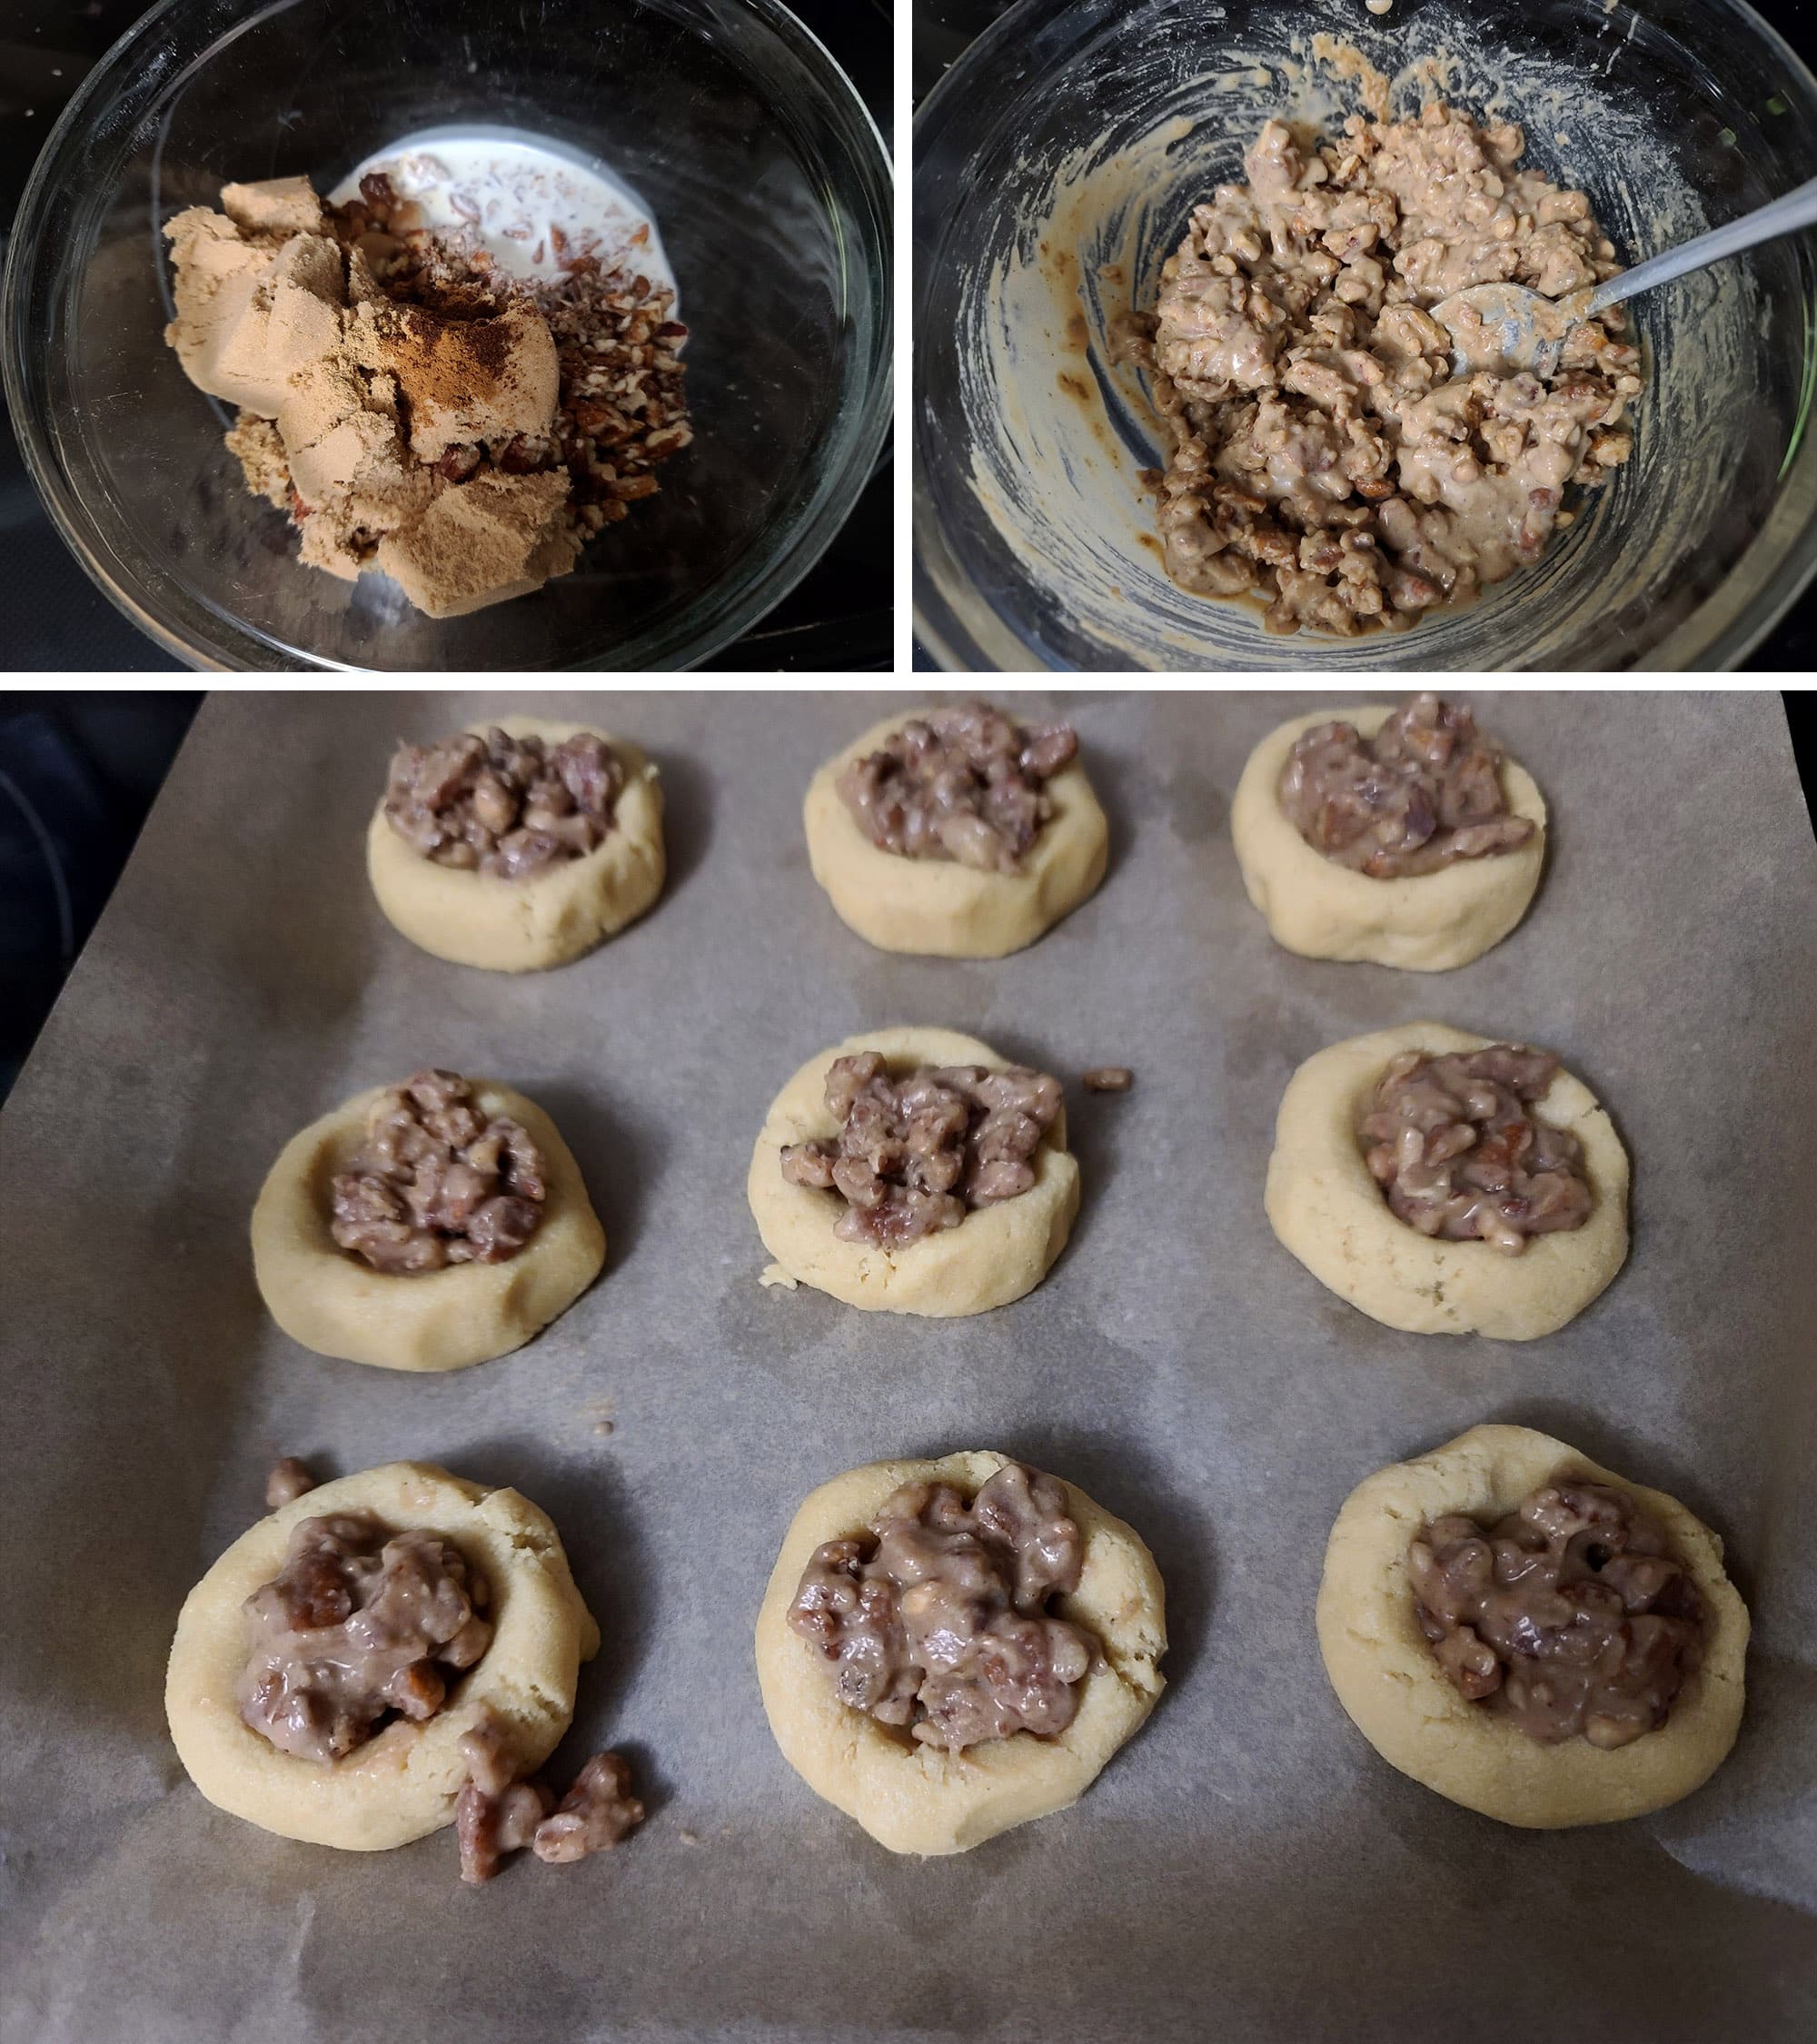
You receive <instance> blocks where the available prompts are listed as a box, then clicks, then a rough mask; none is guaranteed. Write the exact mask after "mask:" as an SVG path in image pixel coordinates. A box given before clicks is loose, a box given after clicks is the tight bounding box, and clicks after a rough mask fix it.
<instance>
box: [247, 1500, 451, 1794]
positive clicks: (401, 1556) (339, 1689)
mask: <svg viewBox="0 0 1817 2044" xmlns="http://www.w3.org/2000/svg"><path fill="white" fill-rule="evenodd" d="M490 1601H491V1600H490V1593H489V1590H488V1587H487V1583H486V1580H485V1578H484V1576H482V1574H481V1573H479V1571H478V1570H477V1569H473V1568H472V1567H470V1566H469V1564H468V1563H467V1560H466V1558H465V1556H464V1555H462V1553H461V1551H460V1549H459V1548H457V1547H455V1546H454V1545H453V1544H452V1543H451V1542H449V1541H446V1540H443V1539H442V1538H441V1536H440V1535H439V1534H436V1533H423V1532H421V1531H416V1530H410V1531H406V1532H403V1533H388V1532H387V1531H386V1529H385V1528H384V1527H383V1526H382V1525H381V1524H380V1523H379V1522H378V1521H377V1520H376V1519H374V1518H373V1517H372V1515H371V1514H370V1513H364V1512H342V1513H334V1514H333V1515H332V1516H331V1517H328V1518H323V1519H305V1520H303V1522H302V1523H301V1524H299V1525H298V1526H296V1527H295V1528H294V1529H293V1531H292V1533H291V1536H290V1545H289V1547H288V1548H287V1549H286V1550H285V1553H284V1562H283V1568H282V1569H281V1570H280V1571H279V1573H277V1575H276V1576H275V1577H274V1578H273V1580H272V1581H271V1582H270V1583H265V1584H264V1585H263V1588H261V1589H258V1590H255V1591H254V1592H253V1594H252V1595H251V1596H250V1597H248V1598H247V1600H246V1602H245V1612H246V1628H247V1641H248V1651H247V1659H246V1665H245V1668H244V1669H243V1672H242V1673H241V1675H240V1680H239V1683H238V1688H237V1694H238V1699H239V1704H240V1715H241V1717H242V1718H243V1719H244V1720H245V1722H246V1723H247V1724H248V1725H250V1726H251V1727H252V1729H253V1731H256V1732H257V1733H259V1735H260V1736H261V1737H262V1738H264V1739H268V1740H269V1741H271V1743H272V1744H273V1746H275V1747H276V1748H277V1750H278V1751H280V1752H283V1753H290V1754H293V1755H294V1756H295V1757H296V1758H297V1759H298V1760H308V1761H323V1762H326V1761H337V1760H341V1759H343V1757H344V1756H345V1755H347V1754H348V1753H351V1752H352V1751H353V1750H354V1749H355V1748H356V1747H359V1746H362V1745H363V1744H364V1743H365V1742H366V1741H367V1740H369V1739H371V1738H372V1737H373V1735H374V1734H375V1733H376V1732H378V1731H380V1729H381V1728H382V1726H383V1725H384V1724H385V1723H386V1722H389V1721H390V1720H391V1719H392V1718H393V1717H402V1718H408V1719H410V1720H412V1722H422V1720H423V1719H425V1718H432V1717H433V1716H434V1715H435V1713H436V1712H438V1711H439V1710H440V1709H441V1708H442V1704H443V1703H444V1702H446V1700H447V1695H448V1688H449V1684H450V1683H451V1682H453V1681H455V1680H456V1679H458V1677H459V1676H460V1675H461V1674H462V1673H463V1672H465V1671H466V1670H467V1669H469V1668H471V1667H472V1665H473V1663H474V1662H476V1661H478V1660H479V1658H480V1656H481V1655H482V1653H484V1652H485V1651H486V1648H487V1647H488V1646H489V1645H490V1644H491V1637H492V1629H491V1625H490V1624H489V1623H488V1622H487V1621H486V1620H485V1619H484V1618H482V1616H481V1615H480V1614H481V1612H483V1611H484V1610H485V1608H486V1606H487V1604H488V1602H490Z"/></svg>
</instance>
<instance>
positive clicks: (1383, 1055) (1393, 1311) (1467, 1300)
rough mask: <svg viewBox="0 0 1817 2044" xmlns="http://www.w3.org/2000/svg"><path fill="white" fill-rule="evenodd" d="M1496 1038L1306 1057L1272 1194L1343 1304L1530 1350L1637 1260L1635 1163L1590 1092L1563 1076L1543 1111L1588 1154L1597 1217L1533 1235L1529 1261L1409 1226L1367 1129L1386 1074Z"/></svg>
mask: <svg viewBox="0 0 1817 2044" xmlns="http://www.w3.org/2000/svg"><path fill="white" fill-rule="evenodd" d="M1493 1040H1494V1039H1492V1038H1490V1037H1473V1036H1471V1035H1469V1034H1468V1033H1467V1032H1466V1031H1465V1030H1463V1029H1452V1028H1447V1027H1445V1024H1444V1023H1443V1022H1409V1023H1405V1024H1404V1025H1403V1026H1402V1027H1399V1028H1395V1029H1380V1030H1377V1031H1376V1032H1375V1034H1374V1035H1373V1036H1366V1037H1350V1038H1349V1039H1348V1040H1347V1041H1346V1042H1344V1043H1335V1044H1333V1045H1332V1046H1331V1047H1330V1049H1328V1050H1321V1051H1319V1052H1318V1053H1316V1056H1314V1057H1308V1058H1307V1059H1306V1063H1305V1064H1304V1065H1302V1066H1301V1067H1300V1068H1299V1070H1298V1071H1296V1073H1295V1074H1294V1076H1293V1077H1292V1078H1291V1079H1290V1080H1289V1081H1288V1082H1287V1090H1286V1093H1284V1094H1283V1095H1282V1096H1281V1111H1280V1114H1279V1116H1277V1117H1276V1123H1275V1148H1274V1154H1273V1155H1272V1156H1270V1157H1269V1159H1268V1183H1267V1190H1266V1195H1265V1199H1266V1206H1267V1209H1268V1219H1269V1220H1270V1221H1271V1222H1272V1223H1273V1225H1274V1229H1275V1233H1276V1235H1278V1236H1279V1237H1280V1239H1281V1240H1282V1242H1283V1243H1285V1244H1286V1246H1287V1247H1288V1248H1289V1249H1291V1250H1292V1251H1293V1253H1294V1255H1296V1256H1297V1257H1298V1258H1299V1260H1300V1261H1301V1263H1303V1264H1304V1265H1306V1268H1307V1269H1308V1270H1309V1271H1310V1272H1311V1273H1312V1274H1313V1275H1314V1276H1315V1277H1316V1278H1317V1279H1318V1280H1319V1282H1320V1283H1321V1284H1322V1285H1329V1286H1330V1287H1331V1289H1332V1290H1333V1291H1334V1292H1335V1293H1336V1294H1337V1295H1338V1296H1339V1297H1340V1298H1344V1299H1348V1300H1349V1302H1350V1303H1351V1305H1354V1306H1360V1307H1361V1308H1362V1310H1363V1311H1364V1312H1365V1313H1366V1314H1367V1315H1369V1317H1370V1318H1371V1319H1372V1320H1379V1321H1381V1322H1383V1323H1384V1325H1387V1326H1389V1327H1400V1328H1403V1329H1405V1331H1406V1332H1407V1333H1408V1334H1412V1335H1488V1336H1489V1337H1490V1339H1491V1340H1493V1341H1504V1342H1524V1341H1532V1340H1533V1339H1534V1337H1535V1336H1537V1335H1552V1334H1556V1333H1557V1331H1558V1330H1559V1328H1561V1327H1563V1326H1564V1324H1565V1322H1566V1321H1568V1320H1573V1319H1575V1317H1576V1316H1577V1315H1579V1314H1580V1313H1582V1312H1583V1310H1584V1307H1585V1306H1587V1305H1589V1304H1590V1302H1591V1300H1592V1299H1594V1297H1595V1296H1596V1295H1597V1294H1598V1293H1599V1292H1601V1291H1602V1290H1603V1288H1604V1285H1607V1284H1608V1283H1609V1281H1610V1279H1611V1278H1613V1276H1614V1275H1615V1273H1616V1272H1617V1271H1618V1270H1620V1269H1621V1267H1622V1265H1623V1261H1624V1260H1625V1258H1626V1256H1627V1254H1628V1155H1627V1152H1626V1151H1625V1150H1624V1149H1623V1147H1622V1141H1621V1137H1620V1136H1617V1135H1616V1134H1615V1130H1614V1125H1613V1123H1612V1122H1611V1121H1610V1119H1609V1116H1608V1115H1607V1113H1606V1112H1605V1111H1604V1109H1603V1108H1602V1107H1600V1106H1597V1104H1596V1097H1595V1096H1594V1094H1593V1093H1592V1092H1591V1091H1590V1088H1589V1087H1588V1086H1585V1085H1584V1082H1583V1081H1582V1080H1581V1079H1578V1078H1574V1077H1572V1075H1571V1074H1570V1073H1569V1072H1565V1071H1561V1072H1560V1073H1559V1075H1558V1077H1556V1078H1555V1079H1554V1081H1553V1082H1552V1085H1551V1086H1550V1088H1549V1089H1548V1090H1547V1092H1546V1095H1545V1097H1544V1099H1542V1100H1539V1101H1536V1102H1535V1103H1534V1116H1535V1117H1536V1118H1537V1119H1538V1120H1541V1121H1545V1122H1550V1123H1551V1124H1552V1125H1553V1126H1554V1127H1555V1128H1567V1129H1569V1130H1570V1131H1571V1133H1572V1134H1573V1135H1574V1136H1576V1137H1577V1139H1578V1141H1579V1142H1581V1143H1582V1144H1583V1146H1584V1177H1585V1179H1586V1180H1587V1181H1588V1182H1589V1186H1590V1192H1591V1198H1592V1206H1591V1208H1590V1218H1589V1219H1588V1220H1587V1221H1585V1222H1584V1225H1583V1226H1582V1227H1581V1228H1571V1229H1568V1230H1563V1231H1561V1232H1559V1233H1557V1234H1555V1235H1534V1236H1532V1237H1531V1238H1530V1239H1529V1241H1528V1243H1527V1245H1526V1247H1525V1248H1524V1249H1523V1250H1522V1251H1521V1253H1520V1254H1519V1255H1509V1253H1508V1252H1507V1251H1506V1250H1504V1249H1497V1248H1494V1246H1493V1245H1490V1244H1489V1243H1486V1242H1441V1241H1439V1240H1437V1239H1435V1237H1433V1236H1431V1235H1422V1234H1421V1233H1420V1232H1419V1230H1418V1229H1417V1228H1415V1227H1412V1226H1409V1225H1408V1224H1407V1223H1406V1222H1405V1221H1404V1220H1402V1219H1401V1218H1400V1216H1399V1215H1397V1214H1396V1213H1395V1211H1394V1209H1393V1208H1392V1207H1391V1206H1389V1205H1388V1202H1387V1200H1386V1198H1385V1196H1384V1195H1383V1192H1382V1188H1381V1186H1378V1185H1377V1184H1376V1183H1375V1179H1374V1178H1373V1177H1371V1176H1370V1175H1369V1166H1368V1165H1367V1164H1366V1163H1365V1161H1364V1156H1363V1146H1362V1145H1361V1143H1360V1142H1359V1141H1358V1139H1357V1134H1356V1127H1357V1123H1358V1122H1359V1121H1360V1120H1361V1118H1362V1116H1363V1112H1364V1107H1365V1103H1366V1102H1367V1100H1368V1099H1369V1097H1370V1096H1371V1095H1372V1094H1373V1093H1374V1092H1375V1086H1376V1082H1377V1081H1378V1080H1379V1079H1380V1078H1381V1076H1382V1073H1383V1070H1384V1068H1385V1067H1386V1065H1387V1064H1388V1061H1389V1060H1390V1059H1391V1058H1393V1057H1398V1056H1399V1055H1400V1053H1401V1052H1402V1051H1404V1050H1420V1051H1425V1052H1427V1053H1428V1054H1430V1055H1433V1056H1437V1055H1440V1054H1442V1053H1444V1052H1446V1051H1455V1050H1456V1051H1462V1050H1481V1049H1484V1047H1486V1046H1487V1045H1488V1044H1489V1043H1490V1042H1491V1041H1493Z"/></svg>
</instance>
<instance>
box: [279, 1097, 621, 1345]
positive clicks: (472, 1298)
mask: <svg viewBox="0 0 1817 2044" xmlns="http://www.w3.org/2000/svg"><path fill="white" fill-rule="evenodd" d="M469 1083H470V1084H471V1085H472V1088H473V1100H474V1104H475V1106H477V1107H478V1108H479V1109H480V1111H481V1112H482V1113H483V1114H485V1115H487V1116H493V1115H508V1116H510V1117H511V1119H512V1120H513V1121H517V1122H521V1123H522V1125H523V1126H524V1127H525V1128H527V1129H528V1130H529V1131H530V1134H531V1139H532V1140H533V1141H534V1142H535V1144H536V1146H537V1148H538V1149H540V1150H541V1152H542V1159H543V1164H544V1167H545V1176H546V1180H547V1185H548V1195H547V1197H546V1199H545V1200H544V1203H543V1208H542V1219H541V1222H540V1223H539V1224H538V1226H537V1230H536V1233H535V1234H534V1235H531V1238H530V1240H529V1241H528V1242H527V1243H526V1244H525V1245H523V1247H522V1248H521V1249H520V1250H519V1251H518V1253H517V1255H514V1256H511V1257H508V1258H507V1259H506V1260H505V1261H504V1262H503V1263H501V1264H481V1263H472V1264H449V1265H445V1266H444V1267H443V1268H442V1269H441V1270H428V1271H419V1272H417V1273H415V1274H413V1275H397V1274H395V1273H392V1272H388V1271H378V1270H374V1269H372V1266H371V1265H369V1264H367V1263H364V1262H362V1260H361V1258H359V1257H358V1256H356V1255H352V1254H351V1253H350V1252H349V1251H347V1250H345V1249H343V1248H341V1247H340V1246H339V1245H337V1244H336V1242H335V1240H334V1237H333V1235H331V1234H330V1233H329V1230H328V1224H329V1217H330V1213H331V1206H330V1191H329V1182H330V1180H331V1179H332V1178H333V1176H335V1174H336V1173H337V1172H341V1171H344V1170H346V1168H347V1166H348V1164H349V1162H350V1160H351V1159H352V1156H353V1154H354V1152H355V1151H356V1150H358V1148H359V1147H360V1145H361V1143H362V1140H363V1138H364V1136H365V1131H366V1110H367V1108H368V1107H370V1106H372V1102H373V1101H374V1100H376V1099H377V1098H378V1097H379V1096H380V1095H381V1094H382V1093H383V1092H384V1091H385V1090H386V1088H385V1087H383V1086H372V1087H371V1088H369V1089H368V1090H367V1091H366V1092H364V1093H360V1094H356V1095H355V1096H353V1098H352V1099H351V1100H349V1101H348V1102H347V1103H346V1105H345V1106H340V1107H336V1108H335V1110H334V1111H333V1114H328V1115H323V1117H322V1119H321V1120H320V1121H316V1122H312V1123H311V1124H310V1126H308V1127H307V1128H305V1129H304V1130H303V1133H302V1134H301V1135H300V1136H292V1138H291V1139H290V1141H289V1142H288V1143H286V1144H285V1145H284V1146H283V1150H282V1151H281V1152H280V1153H279V1156H278V1160H277V1162H276V1163H275V1164H274V1165H273V1166H272V1168H271V1170H270V1172H269V1173H268V1174H267V1176H266V1178H265V1182H264V1184H263V1186H262V1187H261V1188H260V1191H259V1197H258V1201H257V1204H256V1205H255V1206H253V1276H254V1277H255V1278H256V1280H257V1281H258V1286H259V1292H260V1295H261V1296H262V1297H263V1300H264V1302H265V1305H266V1306H267V1307H268V1308H269V1309H270V1312H271V1315H272V1318H273V1320H275V1321H276V1322H277V1324H278V1325H279V1326H280V1327H282V1328H283V1331H284V1333H285V1334H287V1335H289V1336H290V1337H291V1339H292V1340H293V1341H298V1342H301V1343H302V1344H303V1346H304V1347H305V1348H313V1350H314V1351H315V1353H316V1354H318V1355H341V1356H345V1357H346V1358H347V1360H348V1361H349V1362H352V1363H372V1364H377V1365H378V1366H379V1368H381V1369H383V1370H464V1369H465V1368H466V1367H467V1366H468V1364H472V1363H489V1362H491V1359H492V1358H493V1357H494V1356H497V1355H509V1354H511V1350H512V1349H514V1348H521V1347H522V1346H523V1344H524V1343H525V1342H527V1341H528V1340H529V1339H530V1338H531V1335H535V1334H538V1333H540V1332H541V1329H543V1328H544V1327H546V1326H547V1325H549V1323H550V1322H551V1320H553V1319H554V1318H555V1317H556V1315H558V1314H561V1313H565V1312H566V1311H567V1310H568V1308H569V1307H570V1306H571V1305H573V1303H574V1301H575V1300H576V1299H578V1298H579V1297H580V1296H581V1293H582V1292H584V1291H585V1290H586V1289H587V1287H588V1285H591V1283H592V1282H593V1280H594V1278H596V1277H597V1276H598V1275H600V1270H601V1266H602V1265H604V1263H605V1260H606V1231H605V1230H604V1229H603V1228H602V1227H601V1225H600V1223H599V1219H598V1217H597V1216H596V1215H595V1214H594V1212H593V1209H592V1207H591V1205H590V1204H589V1202H588V1199H587V1188H586V1186H584V1185H583V1184H582V1183H581V1167H580V1166H579V1165H578V1164H576V1163H575V1161H574V1158H573V1155H572V1153H571V1151H570V1149H569V1147H568V1146H567V1144H566V1143H564V1142H563V1141H562V1140H561V1134H560V1132H559V1131H558V1130H557V1128H556V1126H555V1124H554V1123H553V1122H552V1121H551V1120H550V1118H549V1116H547V1115H546V1114H544V1113H543V1111H542V1109H541V1107H539V1106H537V1105H536V1103H535V1102H534V1101H532V1100H526V1099H525V1098H524V1096H523V1095H522V1094H521V1093H515V1092H513V1091H512V1090H511V1087H510V1086H501V1085H499V1084H498V1083H497V1081H495V1080H492V1079H472V1080H470V1081H469Z"/></svg>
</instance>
